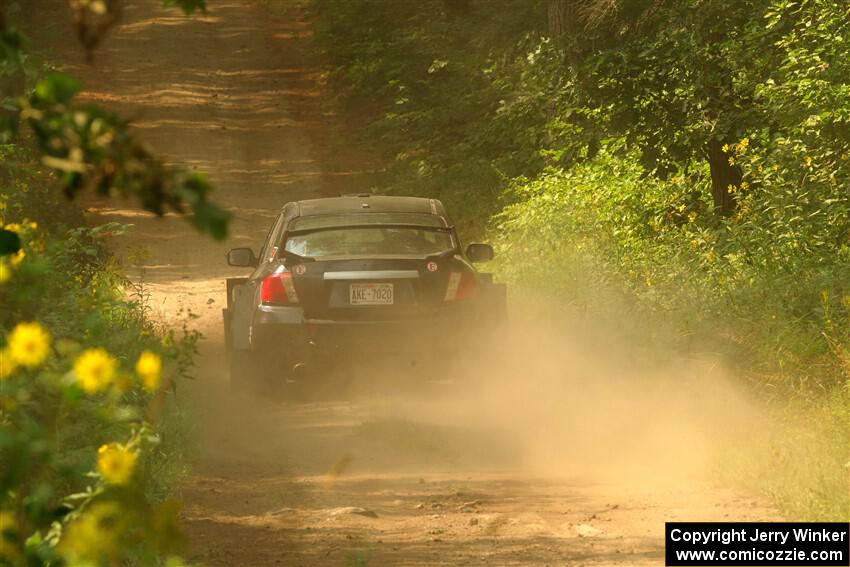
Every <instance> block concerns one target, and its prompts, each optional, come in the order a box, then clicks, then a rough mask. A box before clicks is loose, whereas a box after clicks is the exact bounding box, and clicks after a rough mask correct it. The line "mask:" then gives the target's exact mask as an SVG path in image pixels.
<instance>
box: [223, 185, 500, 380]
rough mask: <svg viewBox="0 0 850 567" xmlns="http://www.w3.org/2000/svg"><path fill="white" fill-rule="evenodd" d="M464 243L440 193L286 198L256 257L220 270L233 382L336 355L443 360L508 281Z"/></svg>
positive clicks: (232, 260)
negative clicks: (230, 274) (245, 271)
mask: <svg viewBox="0 0 850 567" xmlns="http://www.w3.org/2000/svg"><path fill="white" fill-rule="evenodd" d="M492 257H493V249H492V248H491V247H490V246H489V245H487V244H470V245H469V246H468V247H467V248H466V249H465V250H462V248H461V244H460V241H459V240H458V236H457V232H456V231H455V229H454V227H453V226H452V224H451V222H450V220H449V218H448V216H447V215H446V212H445V209H444V208H443V204H442V203H440V201H438V200H436V199H425V198H417V197H388V196H376V195H357V196H344V197H332V198H323V199H311V200H305V201H296V202H291V203H287V204H286V205H285V206H284V207H283V209H281V211H280V214H279V215H278V217H277V219H276V220H275V222H274V224H273V226H272V227H271V229H270V231H269V234H268V236H267V237H266V241H265V243H264V244H263V247H262V249H261V250H260V253H259V256H256V255H255V254H254V252H253V251H252V250H251V249H250V248H235V249H233V250H231V251H230V252H228V255H227V261H228V263H229V264H230V265H231V266H240V267H252V268H254V271H253V273H251V275H250V276H248V277H244V278H230V279H228V280H227V308H226V309H225V310H224V323H225V338H226V343H227V348H228V352H229V355H230V379H231V384H232V385H233V386H235V387H237V388H241V387H243V386H251V387H253V386H256V385H259V384H261V383H265V384H268V385H274V384H282V383H286V382H288V381H291V380H293V379H294V378H298V379H299V380H300V379H301V378H302V377H304V378H305V379H310V376H311V374H314V373H311V372H309V371H308V370H313V369H315V368H320V367H323V366H326V364H325V363H327V362H328V361H333V360H338V358H339V356H338V355H343V354H357V355H363V354H366V355H367V356H369V355H371V354H374V355H375V356H380V355H381V354H393V355H401V356H407V357H410V358H411V360H416V359H417V358H419V359H420V360H423V361H425V360H424V359H426V358H430V359H431V360H432V361H433V360H439V359H440V358H441V357H446V356H451V355H453V354H455V353H458V352H462V351H463V350H464V349H465V348H468V347H470V346H471V345H472V344H474V343H475V341H476V340H480V337H481V336H482V331H483V330H484V329H486V328H489V327H492V325H493V324H494V323H495V322H498V321H499V320H501V319H502V318H503V317H504V314H505V286H504V285H503V284H495V283H493V280H492V275H491V274H483V273H479V272H477V271H476V270H475V268H474V267H473V266H472V263H474V262H481V261H487V260H490V259H491V258H492Z"/></svg>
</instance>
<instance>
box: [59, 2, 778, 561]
mask: <svg viewBox="0 0 850 567" xmlns="http://www.w3.org/2000/svg"><path fill="white" fill-rule="evenodd" d="M129 4H133V6H131V7H128V9H127V12H126V16H125V20H124V24H123V25H122V27H121V28H120V29H117V30H115V31H114V33H113V34H112V36H111V37H110V39H109V40H108V41H107V42H106V44H105V45H104V46H103V48H101V49H100V50H99V51H98V53H97V60H96V66H95V67H93V68H92V67H85V66H83V65H82V64H81V63H80V62H79V61H81V60H82V57H80V59H79V61H78V62H76V63H75V62H73V61H72V62H71V64H70V66H71V67H72V71H73V72H75V73H77V74H78V75H80V76H82V77H83V78H84V80H85V86H86V92H85V94H84V96H85V97H86V98H88V99H90V100H95V101H98V102H100V103H102V104H104V105H106V106H108V107H110V108H113V109H115V110H117V111H119V112H122V113H124V114H125V115H129V116H133V117H135V125H136V128H137V131H138V133H139V135H140V136H141V137H142V138H143V139H144V140H146V141H147V142H148V143H149V144H150V145H151V146H152V147H153V148H154V149H155V150H156V151H157V152H158V153H160V154H161V155H165V156H167V157H168V158H169V159H170V160H172V161H173V162H175V163H180V164H183V165H185V166H187V167H192V168H194V167H197V168H198V169H200V170H203V171H206V172H208V173H209V175H210V177H211V178H212V180H213V181H214V182H215V184H216V186H217V187H218V189H217V192H216V199H217V200H218V201H219V202H221V203H223V204H224V205H225V206H227V207H228V208H229V209H230V210H231V211H233V213H234V214H235V215H236V220H235V222H234V223H233V226H232V236H231V237H230V239H229V240H228V241H227V242H226V243H220V244H217V243H213V242H212V241H210V240H208V239H206V238H203V237H201V236H199V235H197V234H195V233H194V232H193V231H192V230H191V229H190V228H189V227H188V225H187V224H186V223H185V222H184V221H182V220H180V219H178V218H175V217H168V218H166V219H154V218H151V217H150V216H148V215H146V214H142V213H139V212H137V211H136V210H134V209H133V208H132V207H129V206H128V207H126V208H123V207H120V206H115V204H114V203H111V204H109V203H107V204H97V203H94V204H92V206H91V211H92V214H93V215H96V217H95V222H100V221H113V220H114V221H120V222H127V223H132V224H133V225H134V230H133V231H132V232H131V234H130V235H128V236H126V237H123V238H121V239H120V240H117V241H116V242H115V243H114V246H115V249H116V251H117V252H118V253H119V255H120V256H121V257H122V258H124V259H125V262H126V263H127V269H128V272H129V273H130V275H131V276H132V277H134V278H139V277H142V276H143V277H144V279H145V281H146V282H147V285H148V286H149V290H150V291H151V293H152V299H151V305H152V307H153V309H154V310H155V312H156V313H158V314H160V316H161V317H163V318H164V319H165V320H166V321H168V322H169V323H171V324H178V323H179V322H180V321H181V320H183V319H185V317H186V315H187V312H188V311H191V312H192V313H193V316H192V317H193V318H192V319H191V321H190V322H191V324H192V325H194V326H196V327H197V328H199V329H200V330H201V331H203V333H204V334H205V335H206V340H205V341H204V343H203V347H202V355H203V356H202V359H201V367H200V369H199V376H198V381H197V383H196V384H194V385H193V386H191V387H189V388H184V389H183V390H182V392H181V397H182V400H183V403H187V404H190V405H191V406H192V407H193V408H194V409H193V415H194V417H195V420H196V423H197V428H196V433H197V439H198V444H199V447H198V450H197V458H196V463H195V468H194V472H193V473H192V475H191V477H190V478H189V479H188V481H187V482H186V485H185V487H184V491H183V497H184V499H185V509H184V519H185V522H186V529H187V533H188V544H189V550H188V556H189V557H190V559H191V560H193V561H197V562H199V563H202V564H206V565H211V566H216V565H222V566H224V565H227V566H252V567H255V566H264V565H422V566H424V565H476V564H491V565H641V564H647V565H658V564H663V541H662V535H663V530H664V524H663V523H664V521H666V520H685V519H691V520H722V519H735V520H751V519H760V518H765V517H767V516H770V515H771V513H770V512H769V511H768V510H766V509H764V508H763V507H762V506H761V505H760V504H759V503H758V502H756V501H755V500H753V499H751V498H746V497H743V496H741V495H739V494H736V493H735V492H734V491H732V490H730V489H725V488H720V487H718V486H716V485H714V484H713V483H711V482H710V481H709V480H706V479H710V478H711V475H710V474H709V473H710V467H708V468H707V461H706V460H704V459H703V458H701V457H700V455H701V454H702V453H704V451H703V449H704V448H707V447H708V446H709V445H710V444H706V443H705V442H706V439H707V437H708V433H707V431H710V430H711V429H712V427H714V426H715V425H716V423H715V421H712V419H710V418H708V417H707V416H712V415H720V414H722V413H723V412H724V411H727V409H728V408H729V407H732V406H735V407H738V406H741V405H742V404H743V402H740V400H738V398H737V397H736V396H735V394H734V393H731V392H730V391H728V390H725V389H723V388H720V390H723V391H722V392H720V393H719V394H718V393H717V392H718V391H719V390H718V389H717V388H714V389H713V390H712V392H714V394H712V395H711V396H709V397H710V398H712V399H713V400H714V401H713V402H712V404H713V405H709V406H702V405H701V406H699V407H697V406H695V405H694V402H693V400H694V399H696V398H704V397H705V390H704V387H703V386H701V385H700V382H699V379H700V378H703V377H705V376H708V375H710V374H711V372H712V371H713V370H712V369H711V368H708V367H704V366H699V367H698V368H696V367H695V368H690V369H688V370H687V371H682V372H684V374H686V376H680V375H678V374H677V375H675V376H673V375H671V374H669V373H668V372H667V371H665V372H662V373H661V374H662V376H661V377H658V376H656V374H657V372H655V371H653V372H652V373H647V374H645V375H641V376H635V375H631V374H630V375H628V376H626V375H625V370H624V368H625V366H618V365H614V364H609V362H610V361H606V362H605V363H601V362H599V358H600V357H594V356H593V355H591V354H586V353H582V352H581V351H580V349H576V348H571V347H569V344H570V339H569V336H570V335H569V332H566V333H565V334H560V331H554V330H553V331H552V332H547V333H546V334H545V340H541V336H539V335H536V334H535V333H537V332H539V329H540V325H537V324H535V325H533V326H532V325H528V324H527V322H526V323H524V322H522V321H520V322H518V323H517V325H516V329H531V328H534V329H536V330H535V333H525V332H517V331H515V332H514V334H512V335H511V334H509V335H508V336H507V337H503V338H502V339H500V340H501V341H502V342H501V343H500V344H499V348H497V349H494V351H493V352H492V353H486V354H487V356H486V357H485V358H486V359H487V361H488V362H486V363H482V364H481V365H480V366H476V367H474V368H465V369H456V372H457V376H454V377H458V376H460V375H461V374H463V375H464V378H465V379H464V381H463V382H464V383H463V384H462V385H450V386H448V387H443V386H438V385H428V386H426V385H421V384H420V385H413V386H410V385H408V386H407V387H404V388H400V387H398V386H397V382H401V381H403V379H404V376H401V375H400V374H403V373H400V371H399V370H398V369H388V370H386V371H382V372H377V373H375V374H372V375H367V376H361V377H359V378H360V383H361V384H366V387H365V388H362V389H361V390H360V393H359V394H357V395H354V396H350V397H342V398H340V399H336V400H324V401H316V402H311V403H301V404H294V403H291V404H280V403H275V402H273V401H270V400H262V399H254V398H242V397H233V396H231V395H230V394H229V393H228V390H227V387H226V372H225V357H224V352H223V345H222V332H221V328H220V310H221V307H222V304H223V301H224V286H223V281H224V278H225V277H227V276H232V275H239V274H238V271H234V270H232V269H230V268H227V267H226V266H225V264H224V253H225V251H226V249H228V248H230V247H233V246H236V245H248V246H254V247H255V248H256V246H257V245H258V243H259V242H260V240H261V239H262V237H263V236H264V234H265V231H266V230H267V228H268V225H269V223H270V221H271V219H272V217H273V215H274V212H275V211H276V209H278V208H279V207H280V206H281V205H282V204H283V203H284V202H286V201H288V200H292V199H297V198H302V197H307V196H315V195H323V194H334V193H339V192H347V191H350V190H352V189H356V188H358V187H361V186H362V185H363V184H364V183H365V180H366V179H367V178H368V176H366V175H363V174H362V172H361V171H360V170H362V169H368V168H367V167H365V166H364V163H365V162H364V160H363V158H362V157H361V156H358V155H357V152H356V150H355V149H353V148H352V146H351V145H352V144H353V142H348V141H347V140H348V139H349V135H350V132H351V131H350V125H348V124H344V123H343V122H344V121H342V120H341V119H340V118H339V117H336V116H334V115H333V114H332V113H329V112H328V110H327V109H329V108H332V106H331V105H330V104H329V93H327V92H326V91H325V89H324V87H323V85H322V81H321V76H320V74H319V73H318V68H317V67H316V66H315V64H314V63H311V54H312V53H313V46H312V45H311V28H310V24H309V22H308V21H307V20H306V17H305V14H304V12H303V11H302V10H301V9H299V8H298V7H297V4H295V3H288V2H274V1H271V0H269V1H266V2H261V1H259V0H257V1H253V2H252V1H250V0H214V1H211V2H210V10H209V13H208V14H206V15H204V16H201V17H195V18H192V19H187V18H184V17H183V16H182V15H179V14H177V13H176V12H173V11H167V10H163V9H161V8H159V7H158V4H159V1H158V0H136V1H135V2H129ZM134 250H135V252H134ZM140 250H141V251H144V250H147V251H148V252H149V257H147V259H145V260H144V262H143V264H144V268H143V270H142V269H140V268H138V267H133V266H131V264H132V262H130V260H128V258H129V257H136V258H139V257H144V256H145V255H144V254H140V253H139V251H140ZM131 252H132V253H131ZM181 310H182V311H181ZM523 325H526V326H523ZM553 337H557V338H555V339H553ZM496 353H501V354H500V355H499V356H496ZM504 353H510V356H503V355H504ZM491 354H492V355H493V356H490V355H491ZM602 358H604V357H602ZM649 374H653V380H652V382H649V381H648V379H649V378H648V376H649ZM467 375H469V376H470V378H469V379H468V380H467V379H466V376H467ZM376 376H380V378H382V381H381V384H383V385H387V384H389V387H386V388H384V387H381V386H380V385H375V384H373V382H372V378H375V377H376ZM449 377H450V378H452V376H449ZM370 384H372V385H371V387H370V386H369V385H370ZM673 384H675V386H672V385H673ZM668 386H669V387H668ZM730 404H731V406H730ZM736 404H737V405H736ZM695 414H696V415H698V416H699V419H693V416H694V415H695ZM659 416H666V417H663V418H662V417H659ZM711 447H714V445H711Z"/></svg>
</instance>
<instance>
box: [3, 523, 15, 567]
mask: <svg viewBox="0 0 850 567" xmlns="http://www.w3.org/2000/svg"><path fill="white" fill-rule="evenodd" d="M15 523H16V522H15V515H14V514H13V513H12V512H5V511H0V558H6V559H11V558H13V557H15V556H16V555H17V554H18V546H17V545H15V540H14V539H13V538H14V532H15V528H16V526H15ZM12 563H13V562H12V561H9V564H10V565H11V564H12Z"/></svg>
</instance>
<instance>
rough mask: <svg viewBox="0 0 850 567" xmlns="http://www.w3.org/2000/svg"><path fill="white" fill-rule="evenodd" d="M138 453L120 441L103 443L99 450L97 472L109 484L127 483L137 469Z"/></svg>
mask: <svg viewBox="0 0 850 567" xmlns="http://www.w3.org/2000/svg"><path fill="white" fill-rule="evenodd" d="M137 459H138V455H137V454H136V452H135V451H133V450H132V449H129V448H127V447H125V446H124V445H120V444H118V443H110V444H109V445H103V446H102V447H101V448H100V449H98V450H97V472H99V473H100V474H101V476H102V477H103V480H105V481H106V482H108V483H109V484H127V482H128V481H129V480H130V478H131V477H132V476H133V471H134V470H135V469H136V460H137Z"/></svg>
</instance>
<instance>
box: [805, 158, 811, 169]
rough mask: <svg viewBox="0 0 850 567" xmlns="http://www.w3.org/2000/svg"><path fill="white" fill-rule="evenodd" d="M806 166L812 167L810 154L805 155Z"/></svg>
mask: <svg viewBox="0 0 850 567" xmlns="http://www.w3.org/2000/svg"><path fill="white" fill-rule="evenodd" d="M806 167H812V158H811V156H806Z"/></svg>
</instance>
